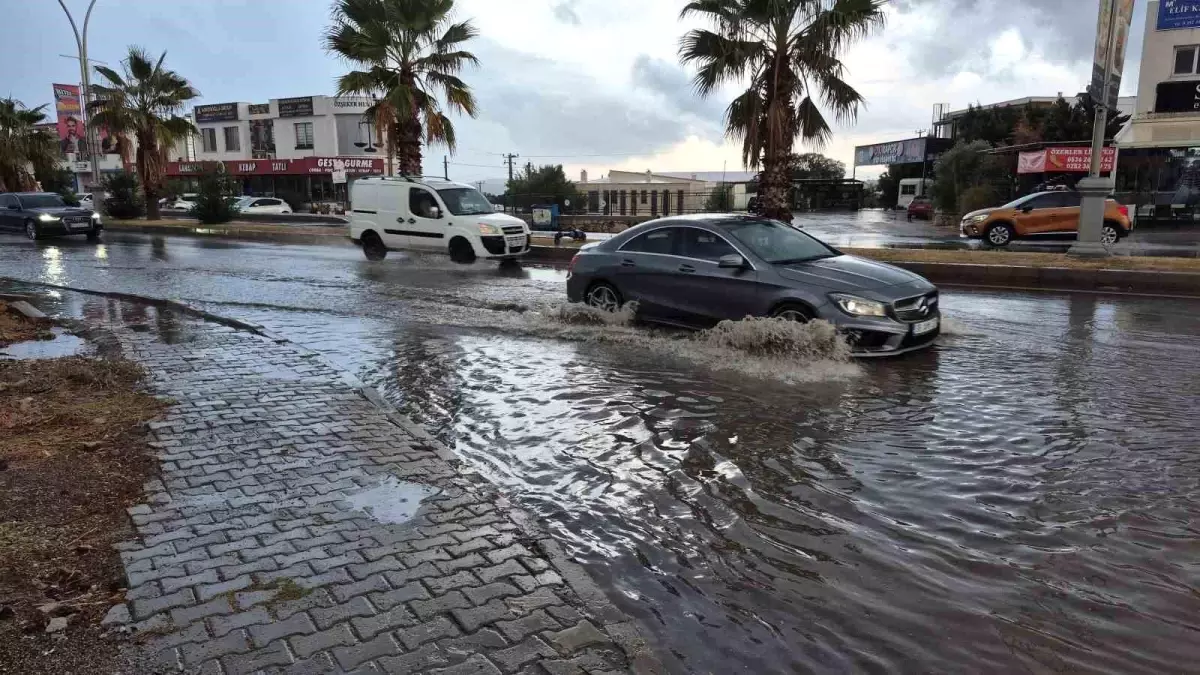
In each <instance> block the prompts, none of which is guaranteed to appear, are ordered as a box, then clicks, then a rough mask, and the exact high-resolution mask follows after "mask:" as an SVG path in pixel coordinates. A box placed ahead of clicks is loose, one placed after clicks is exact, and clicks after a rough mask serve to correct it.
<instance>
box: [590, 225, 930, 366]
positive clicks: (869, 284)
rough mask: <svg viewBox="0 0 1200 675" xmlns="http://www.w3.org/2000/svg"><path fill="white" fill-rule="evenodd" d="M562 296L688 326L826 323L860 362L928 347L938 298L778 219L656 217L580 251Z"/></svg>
mask: <svg viewBox="0 0 1200 675" xmlns="http://www.w3.org/2000/svg"><path fill="white" fill-rule="evenodd" d="M567 299H568V300H570V301H571V302H584V303H587V304H589V305H592V306H593V307H597V308H600V309H604V310H609V311H614V310H616V309H618V308H619V307H621V306H622V305H623V304H624V303H626V302H629V301H636V302H637V303H638V309H637V316H638V318H641V319H646V320H649V321H654V322H658V323H665V324H670V325H676V326H683V327H687V328H700V327H705V326H710V325H712V324H714V323H717V322H719V321H721V320H725V319H732V320H737V319H742V318H745V317H746V316H766V317H776V318H781V319H790V320H794V321H800V322H807V321H810V320H813V319H824V320H826V321H828V322H830V323H832V324H834V325H835V326H837V327H838V328H839V329H840V330H841V331H843V333H844V334H846V335H847V336H848V339H849V340H850V343H851V346H852V348H853V350H854V352H855V353H856V354H858V355H860V356H870V355H884V354H899V353H903V352H906V351H912V350H915V349H921V348H923V347H928V346H929V345H931V344H933V342H934V340H935V338H936V337H937V336H938V333H939V331H940V327H941V313H940V312H939V310H938V291H937V288H936V287H934V285H933V284H931V283H929V282H928V281H927V280H925V279H924V278H923V277H921V276H920V275H918V274H914V273H912V272H909V271H907V270H903V269H900V268H899V267H893V266H892V265H888V264H885V263H880V262H875V261H872V260H867V259H865V258H858V257H855V256H850V255H844V254H842V253H841V252H840V251H838V250H836V249H834V248H831V247H829V246H827V245H826V244H824V243H822V242H821V241H820V240H818V239H815V238H813V237H812V236H810V235H808V234H806V233H804V232H802V231H800V230H799V229H797V228H795V227H792V226H790V225H787V224H784V223H782V222H780V221H777V220H769V219H766V218H762V217H759V216H744V215H743V216H739V215H732V214H707V215H697V216H676V217H670V218H661V219H659V220H652V221H650V222H647V223H642V224H641V225H638V226H637V227H633V228H630V229H628V230H626V231H624V232H622V233H620V234H618V235H616V236H614V237H612V238H611V239H608V240H606V241H604V242H603V243H600V244H596V245H594V246H588V247H584V248H583V249H581V250H580V251H579V253H578V254H577V255H576V256H575V257H574V258H573V259H572V260H571V264H570V268H569V271H568V276H567Z"/></svg>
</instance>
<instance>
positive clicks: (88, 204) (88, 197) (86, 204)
mask: <svg viewBox="0 0 1200 675" xmlns="http://www.w3.org/2000/svg"><path fill="white" fill-rule="evenodd" d="M77 197H79V208H83V209H93V210H94V209H95V208H96V207H95V206H94V205H93V204H92V193H90V192H85V193H83V194H81V195H77Z"/></svg>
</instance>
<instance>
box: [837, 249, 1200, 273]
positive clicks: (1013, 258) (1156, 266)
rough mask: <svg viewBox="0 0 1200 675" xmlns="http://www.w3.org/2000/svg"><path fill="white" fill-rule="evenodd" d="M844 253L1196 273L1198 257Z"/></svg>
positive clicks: (970, 262) (1199, 264)
mask: <svg viewBox="0 0 1200 675" xmlns="http://www.w3.org/2000/svg"><path fill="white" fill-rule="evenodd" d="M840 250H841V251H842V252H844V253H849V254H851V255H857V256H861V257H863V258H871V259H872V260H879V261H882V262H895V263H902V262H926V263H951V264H959V265H1005V266H1008V267H1064V268H1068V269H1087V270H1096V269H1103V270H1144V271H1148V272H1200V258H1160V257H1150V256H1111V257H1108V258H1076V257H1074V256H1070V255H1067V254H1065V253H1026V252H1021V251H1006V250H995V251H946V250H939V249H909V248H842V249H840Z"/></svg>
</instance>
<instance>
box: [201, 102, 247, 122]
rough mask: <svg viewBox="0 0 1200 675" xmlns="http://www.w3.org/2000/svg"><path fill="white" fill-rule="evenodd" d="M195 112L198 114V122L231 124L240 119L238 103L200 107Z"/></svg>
mask: <svg viewBox="0 0 1200 675" xmlns="http://www.w3.org/2000/svg"><path fill="white" fill-rule="evenodd" d="M193 112H194V113H195V114H196V122H198V123H199V122H231V121H233V120H236V119H237V118H238V107H237V104H236V103H214V104H212V105H198V106H196V107H195V109H194V110H193Z"/></svg>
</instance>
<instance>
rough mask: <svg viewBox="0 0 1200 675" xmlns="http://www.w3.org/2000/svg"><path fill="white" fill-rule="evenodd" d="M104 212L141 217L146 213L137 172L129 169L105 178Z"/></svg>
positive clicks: (112, 214)
mask: <svg viewBox="0 0 1200 675" xmlns="http://www.w3.org/2000/svg"><path fill="white" fill-rule="evenodd" d="M103 187H104V192H105V193H106V194H107V195H108V197H107V198H105V200H104V212H105V213H107V214H108V215H110V216H112V217H113V218H121V219H125V220H129V219H133V218H139V217H141V216H142V214H144V213H145V208H144V205H145V202H143V201H142V195H141V190H140V187H141V186H140V185H139V184H138V177H137V174H135V173H131V172H129V171H121V172H119V173H114V174H109V175H108V176H106V177H105V178H104V182H103Z"/></svg>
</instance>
